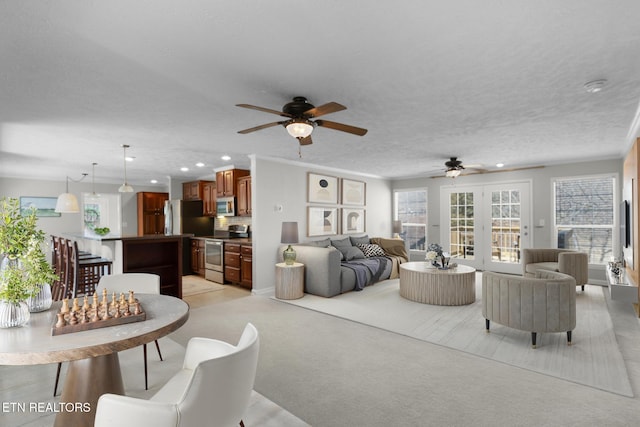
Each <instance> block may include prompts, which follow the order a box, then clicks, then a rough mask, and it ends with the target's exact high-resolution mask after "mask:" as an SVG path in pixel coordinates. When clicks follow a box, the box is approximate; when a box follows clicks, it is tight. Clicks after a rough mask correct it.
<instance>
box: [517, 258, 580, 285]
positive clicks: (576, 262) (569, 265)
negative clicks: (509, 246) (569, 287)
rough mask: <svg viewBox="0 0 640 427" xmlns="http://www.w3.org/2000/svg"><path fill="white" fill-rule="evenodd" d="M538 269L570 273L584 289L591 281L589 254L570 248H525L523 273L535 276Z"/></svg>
mask: <svg viewBox="0 0 640 427" xmlns="http://www.w3.org/2000/svg"><path fill="white" fill-rule="evenodd" d="M538 270H548V271H557V272H560V273H564V274H568V275H569V276H571V277H573V278H574V279H576V286H580V287H581V288H582V290H583V291H584V285H585V284H586V283H587V282H588V281H589V255H587V254H586V253H584V252H577V251H572V250H569V249H531V248H527V249H523V250H522V275H523V276H526V277H534V276H535V274H536V271H538Z"/></svg>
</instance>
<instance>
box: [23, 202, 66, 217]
mask: <svg viewBox="0 0 640 427" xmlns="http://www.w3.org/2000/svg"><path fill="white" fill-rule="evenodd" d="M57 201H58V198H57V197H20V213H21V214H22V215H28V214H29V213H30V211H31V209H32V208H36V216H37V217H44V216H54V217H58V216H60V213H59V212H56V202H57Z"/></svg>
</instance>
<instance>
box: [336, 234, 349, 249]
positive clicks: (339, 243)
mask: <svg viewBox="0 0 640 427" xmlns="http://www.w3.org/2000/svg"><path fill="white" fill-rule="evenodd" d="M331 246H335V247H336V248H338V249H340V248H348V247H350V246H353V245H352V244H351V240H349V237H344V238H342V239H331Z"/></svg>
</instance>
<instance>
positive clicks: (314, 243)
mask: <svg viewBox="0 0 640 427" xmlns="http://www.w3.org/2000/svg"><path fill="white" fill-rule="evenodd" d="M307 245H309V246H317V247H319V248H327V247H329V246H331V239H329V238H328V237H327V238H326V239H322V240H311V241H309V242H307Z"/></svg>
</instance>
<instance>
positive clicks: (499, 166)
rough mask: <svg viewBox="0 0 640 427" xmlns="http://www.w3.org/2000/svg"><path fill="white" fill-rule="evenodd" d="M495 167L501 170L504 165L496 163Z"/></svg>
mask: <svg viewBox="0 0 640 427" xmlns="http://www.w3.org/2000/svg"><path fill="white" fill-rule="evenodd" d="M496 167H497V168H502V167H504V163H496Z"/></svg>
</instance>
